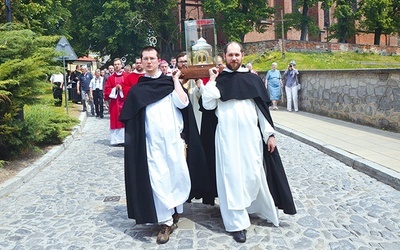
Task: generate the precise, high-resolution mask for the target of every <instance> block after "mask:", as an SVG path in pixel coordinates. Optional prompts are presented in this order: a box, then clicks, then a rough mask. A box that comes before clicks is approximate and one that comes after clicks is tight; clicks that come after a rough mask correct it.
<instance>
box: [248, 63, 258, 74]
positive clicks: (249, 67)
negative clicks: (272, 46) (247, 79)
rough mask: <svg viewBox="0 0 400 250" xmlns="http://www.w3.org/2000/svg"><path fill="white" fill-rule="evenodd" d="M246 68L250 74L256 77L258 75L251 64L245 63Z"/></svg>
mask: <svg viewBox="0 0 400 250" xmlns="http://www.w3.org/2000/svg"><path fill="white" fill-rule="evenodd" d="M246 67H247V68H248V69H249V70H250V72H251V73H253V74H256V75H257V74H258V73H257V71H255V70H254V69H253V64H251V63H247V64H246Z"/></svg>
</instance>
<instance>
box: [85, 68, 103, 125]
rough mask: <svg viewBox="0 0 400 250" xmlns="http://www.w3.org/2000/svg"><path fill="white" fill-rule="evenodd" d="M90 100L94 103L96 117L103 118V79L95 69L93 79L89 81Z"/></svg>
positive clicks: (98, 70)
mask: <svg viewBox="0 0 400 250" xmlns="http://www.w3.org/2000/svg"><path fill="white" fill-rule="evenodd" d="M89 88H90V98H91V99H92V100H93V102H94V107H95V111H96V117H100V118H103V117H104V115H103V77H102V76H101V71H100V69H96V70H95V72H94V77H93V79H92V80H91V81H90V85H89Z"/></svg>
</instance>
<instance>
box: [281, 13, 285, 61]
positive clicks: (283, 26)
mask: <svg viewBox="0 0 400 250" xmlns="http://www.w3.org/2000/svg"><path fill="white" fill-rule="evenodd" d="M284 21H285V20H283V9H281V23H282V58H283V59H285V57H286V55H285V24H284Z"/></svg>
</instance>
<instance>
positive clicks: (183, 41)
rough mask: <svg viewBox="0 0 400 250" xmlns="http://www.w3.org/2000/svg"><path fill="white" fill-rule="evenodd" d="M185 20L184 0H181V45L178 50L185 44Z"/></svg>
mask: <svg viewBox="0 0 400 250" xmlns="http://www.w3.org/2000/svg"><path fill="white" fill-rule="evenodd" d="M185 20H186V0H181V46H180V48H179V49H180V50H181V51H182V48H184V46H185Z"/></svg>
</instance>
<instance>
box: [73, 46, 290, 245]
mask: <svg viewBox="0 0 400 250" xmlns="http://www.w3.org/2000/svg"><path fill="white" fill-rule="evenodd" d="M243 59H244V50H243V47H242V45H241V44H240V43H237V42H230V43H228V44H227V45H226V46H225V48H224V51H223V54H222V55H220V56H218V61H216V62H215V67H212V68H210V69H209V72H208V74H207V75H206V76H204V77H203V78H200V79H192V78H191V77H190V76H186V77H185V80H183V79H182V75H183V74H182V71H181V70H184V69H187V67H188V59H187V55H186V53H184V52H181V53H179V54H178V55H177V56H176V57H173V58H171V62H173V63H174V65H169V64H168V62H167V60H165V59H162V58H161V57H160V53H159V51H158V49H157V48H156V47H152V46H147V47H144V48H143V49H142V51H141V54H140V56H139V57H137V58H136V59H135V64H134V65H133V66H132V67H129V68H133V69H134V70H128V71H127V70H126V69H127V68H128V67H127V65H125V64H124V62H123V61H122V60H121V58H115V59H114V60H113V63H112V65H110V66H109V67H108V70H107V71H106V72H105V71H103V74H102V73H101V70H100V69H98V70H96V71H95V76H94V77H93V76H92V74H91V73H90V72H89V71H88V69H87V67H86V65H84V66H83V67H79V69H81V70H82V72H79V73H78V72H74V74H72V77H73V78H74V79H71V80H74V81H76V82H77V91H78V94H81V98H82V111H85V112H88V113H89V110H88V109H89V107H90V112H91V114H92V115H93V116H94V115H96V117H98V118H100V119H101V118H103V117H104V114H103V105H104V107H106V108H107V109H108V112H109V117H110V123H109V124H110V126H109V131H110V145H111V146H123V147H124V171H125V191H126V202H127V213H128V217H129V218H131V219H134V220H135V223H136V224H149V223H150V224H156V225H159V226H160V231H159V233H158V235H157V243H158V244H164V243H166V242H168V241H169V238H170V235H171V234H172V233H173V231H174V229H175V228H176V227H177V224H178V222H179V218H180V216H182V213H183V204H184V203H185V202H191V201H192V199H201V200H202V202H203V204H205V205H215V204H217V205H218V206H219V209H220V212H221V217H222V222H223V224H224V226H225V230H226V232H228V233H229V234H231V235H232V236H233V239H234V240H235V241H236V242H240V243H243V242H246V229H247V228H248V227H249V226H250V225H251V223H250V217H249V215H250V214H252V215H256V216H258V217H260V218H261V219H265V220H266V221H268V222H270V223H272V224H273V225H274V226H279V213H278V211H279V210H282V211H283V212H284V213H285V214H295V213H296V208H295V205H294V201H293V197H292V194H291V191H290V187H289V183H288V181H287V177H286V174H285V170H284V166H283V164H282V161H281V158H280V155H279V152H278V147H277V144H278V143H277V139H276V137H275V130H274V124H273V121H272V117H271V115H270V106H272V108H271V110H275V109H277V100H279V98H280V93H278V94H277V92H276V90H274V89H273V88H274V86H278V88H279V89H280V88H281V87H282V86H281V84H282V80H281V76H280V73H279V71H277V70H275V69H276V64H273V70H272V71H270V72H268V74H267V78H266V79H265V81H263V80H262V79H261V78H260V77H259V76H258V74H257V73H256V72H255V71H254V70H252V69H251V67H248V66H247V67H246V66H245V65H244V64H243V63H244V62H243ZM175 63H176V64H175ZM128 65H129V64H128ZM292 65H293V64H292ZM77 69H78V68H77ZM110 69H111V70H110ZM285 76H286V73H285ZM275 82H277V83H275ZM85 96H86V97H85ZM87 98H88V100H89V102H88V103H86V100H85V99H87ZM295 105H297V103H296V102H295ZM288 109H289V108H288ZM295 109H296V111H297V107H296V106H295Z"/></svg>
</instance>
